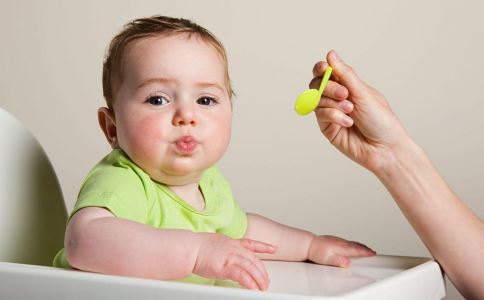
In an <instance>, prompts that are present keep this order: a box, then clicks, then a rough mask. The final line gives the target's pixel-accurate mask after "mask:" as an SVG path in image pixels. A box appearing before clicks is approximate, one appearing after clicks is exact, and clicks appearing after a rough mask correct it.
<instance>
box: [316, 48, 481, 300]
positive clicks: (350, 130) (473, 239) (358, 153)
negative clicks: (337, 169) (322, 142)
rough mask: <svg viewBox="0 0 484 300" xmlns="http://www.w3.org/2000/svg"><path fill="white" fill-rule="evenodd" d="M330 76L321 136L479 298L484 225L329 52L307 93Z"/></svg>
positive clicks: (461, 286)
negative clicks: (328, 72) (375, 183)
mask: <svg viewBox="0 0 484 300" xmlns="http://www.w3.org/2000/svg"><path fill="white" fill-rule="evenodd" d="M328 63H329V65H331V66H332V67H333V70H334V75H335V76H334V77H333V80H332V81H330V83H329V84H328V87H327V89H326V90H325V91H324V95H323V97H322V98H321V102H320V104H319V107H318V108H317V109H316V111H315V114H316V118H317V122H318V124H319V126H320V129H321V132H322V133H323V135H324V136H325V137H326V138H327V139H328V140H329V141H330V142H331V144H333V145H334V146H335V147H336V148H337V149H338V150H339V151H341V152H342V153H343V154H344V155H346V156H347V157H349V158H350V159H352V160H354V161H355V162H357V163H358V164H360V165H362V166H363V167H365V168H367V169H368V170H369V171H371V172H372V173H374V174H375V175H376V176H377V177H378V178H379V180H380V181H381V182H382V183H383V185H384V186H385V187H386V188H387V190H388V191H389V192H390V194H391V195H392V197H393V198H394V199H395V201H396V203H397V204H398V206H399V207H400V209H401V210H402V212H403V213H404V215H405V216H406V218H407V219H408V221H409V222H410V224H411V225H412V226H413V228H414V229H415V231H416V232H417V234H418V235H419V236H420V238H421V239H422V241H423V242H424V244H425V245H426V247H427V248H428V249H429V251H430V253H431V254H432V256H433V257H434V258H435V259H436V260H437V261H438V262H439V263H440V264H441V266H442V267H443V269H444V270H445V272H446V273H447V275H448V276H449V278H450V280H451V281H452V282H453V283H454V284H455V286H456V287H457V289H458V290H459V292H460V293H461V294H462V295H463V296H464V297H466V298H467V299H484V285H483V284H482V278H484V251H483V249H484V222H483V221H482V220H481V219H480V218H479V217H478V216H477V215H476V214H474V213H473V212H472V211H471V210H470V209H469V208H468V207H467V206H466V205H465V204H464V202H462V201H461V200H460V199H459V198H458V197H457V196H456V195H455V194H454V192H453V191H452V190H451V189H450V187H449V186H448V185H447V184H446V183H445V181H444V180H443V179H442V177H441V176H440V175H439V173H438V172H437V171H436V169H435V167H434V166H433V165H432V162H431V161H430V159H429V158H428V157H427V155H426V154H425V152H424V151H423V150H422V149H421V148H420V147H419V146H418V145H417V144H416V143H415V142H414V141H413V140H412V139H411V138H410V137H409V136H408V134H407V133H406V132H405V130H404V129H403V126H402V125H401V123H400V121H399V120H398V118H397V117H396V115H395V114H394V113H393V112H392V110H391V108H390V106H389V105H388V103H387V101H386V99H385V98H384V96H383V95H382V94H380V93H379V92H378V91H377V90H375V89H374V88H372V87H371V86H369V85H367V84H366V83H364V82H363V81H362V80H361V79H360V78H358V76H357V75H356V73H355V72H354V70H353V69H352V68H351V67H350V66H348V65H347V64H346V63H345V62H344V61H342V60H341V58H339V57H338V55H337V54H336V53H335V52H334V51H330V52H329V53H328V56H327V62H318V63H316V64H315V66H314V68H313V76H314V78H313V79H312V81H311V82H310V87H313V88H314V87H317V86H319V82H320V81H321V77H322V76H323V73H324V70H325V69H326V67H327V66H328Z"/></svg>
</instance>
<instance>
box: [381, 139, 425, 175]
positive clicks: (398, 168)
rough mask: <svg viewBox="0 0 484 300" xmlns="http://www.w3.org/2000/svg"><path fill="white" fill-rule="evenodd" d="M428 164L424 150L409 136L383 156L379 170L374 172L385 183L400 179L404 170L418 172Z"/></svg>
mask: <svg viewBox="0 0 484 300" xmlns="http://www.w3.org/2000/svg"><path fill="white" fill-rule="evenodd" d="M427 162H428V158H427V155H426V154H425V152H424V151H423V149H422V148H421V147H420V146H419V145H418V144H417V143H415V142H414V141H413V140H412V139H411V138H410V137H408V136H407V137H405V138H404V139H402V141H401V142H400V143H399V144H398V145H396V146H394V147H392V148H391V149H389V150H388V151H386V152H384V153H383V154H382V155H381V164H380V166H379V168H378V169H376V170H372V172H373V174H375V176H376V177H377V178H378V179H380V181H382V182H383V183H385V182H388V181H389V180H392V179H395V178H398V176H399V175H401V173H402V172H403V171H404V170H405V171H407V172H408V171H412V170H413V171H416V170H418V169H419V168H420V167H421V166H422V164H425V163H427Z"/></svg>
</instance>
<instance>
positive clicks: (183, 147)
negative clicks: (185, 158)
mask: <svg viewBox="0 0 484 300" xmlns="http://www.w3.org/2000/svg"><path fill="white" fill-rule="evenodd" d="M175 145H176V148H177V150H178V151H179V152H181V153H182V154H191V153H192V152H194V151H195V149H196V148H197V146H198V141H197V140H196V139H195V138H194V137H193V136H191V135H184V136H182V137H180V138H178V139H177V140H175Z"/></svg>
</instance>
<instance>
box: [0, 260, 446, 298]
mask: <svg viewBox="0 0 484 300" xmlns="http://www.w3.org/2000/svg"><path fill="white" fill-rule="evenodd" d="M264 264H265V266H266V268H267V271H268V272H269V276H270V279H271V285H270V288H269V290H268V291H267V292H259V291H250V290H246V289H242V288H237V287H234V284H233V283H229V282H220V283H219V285H224V286H206V285H197V284H189V283H180V282H172V281H160V280H150V279H140V278H130V277H122V276H112V275H103V274H95V273H88V272H81V271H74V270H63V269H57V268H51V267H43V266H34V265H25V264H15V263H6V262H0V299H9V300H10V299H90V300H94V299H113V300H114V299H115V300H123V299H130V300H131V299H278V300H285V299H288V300H289V299H302V300H305V299H413V300H419V299H425V300H429V299H442V298H443V297H444V296H445V285H444V277H443V274H442V272H441V270H440V267H439V265H438V264H437V263H436V262H435V261H433V260H432V259H429V258H420V257H402V256H385V255H378V256H375V257H370V258H359V259H354V260H352V266H351V267H350V268H347V269H343V268H336V267H329V266H321V265H316V264H312V263H303V262H276V261H265V262H264ZM227 286H231V287H227Z"/></svg>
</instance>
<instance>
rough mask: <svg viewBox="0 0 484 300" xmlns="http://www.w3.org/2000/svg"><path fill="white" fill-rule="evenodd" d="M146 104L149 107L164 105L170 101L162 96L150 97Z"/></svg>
mask: <svg viewBox="0 0 484 300" xmlns="http://www.w3.org/2000/svg"><path fill="white" fill-rule="evenodd" d="M146 102H148V103H149V104H151V105H165V104H167V103H168V102H170V101H168V99H166V98H165V97H163V96H151V97H149V98H148V100H146Z"/></svg>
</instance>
